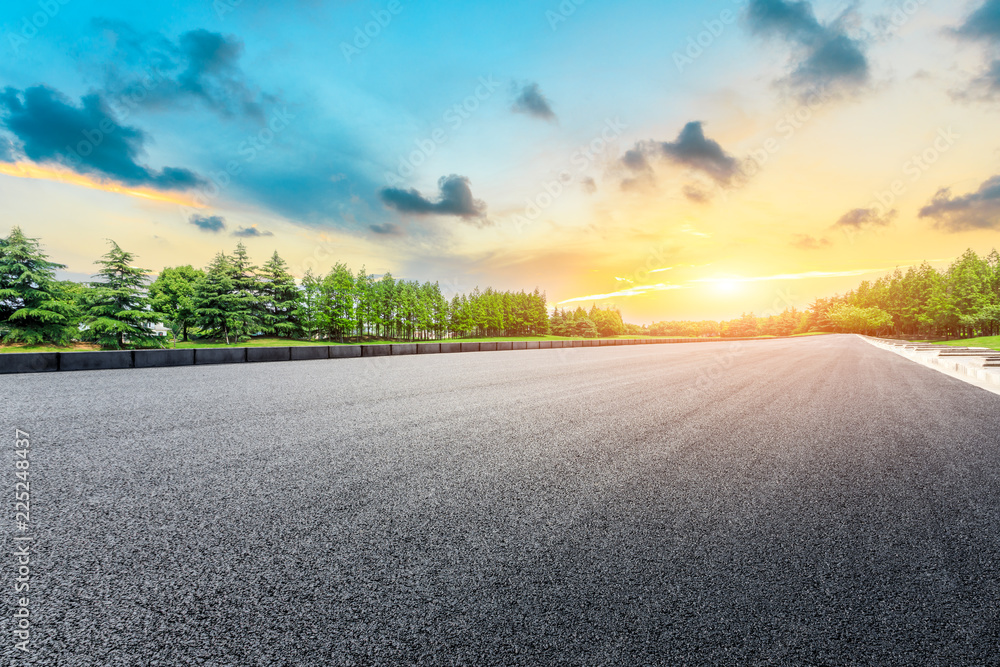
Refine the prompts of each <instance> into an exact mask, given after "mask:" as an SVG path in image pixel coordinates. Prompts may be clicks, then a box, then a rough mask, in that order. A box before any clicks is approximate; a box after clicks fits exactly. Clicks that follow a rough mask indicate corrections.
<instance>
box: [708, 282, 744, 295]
mask: <svg viewBox="0 0 1000 667" xmlns="http://www.w3.org/2000/svg"><path fill="white" fill-rule="evenodd" d="M712 282H713V285H714V286H715V291H716V292H718V293H719V294H735V293H736V292H738V291H740V287H741V286H742V283H740V281H739V280H736V279H734V278H720V279H718V280H715V281H712Z"/></svg>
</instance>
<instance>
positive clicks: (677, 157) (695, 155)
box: [659, 121, 739, 186]
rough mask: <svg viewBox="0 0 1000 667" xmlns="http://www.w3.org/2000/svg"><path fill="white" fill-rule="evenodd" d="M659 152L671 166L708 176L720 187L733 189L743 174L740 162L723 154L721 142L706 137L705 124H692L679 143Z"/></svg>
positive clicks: (674, 143)
mask: <svg viewBox="0 0 1000 667" xmlns="http://www.w3.org/2000/svg"><path fill="white" fill-rule="evenodd" d="M659 149H660V151H661V152H662V153H663V155H664V156H665V157H666V158H667V159H668V160H670V161H671V162H673V163H675V164H678V165H681V166H685V167H689V168H691V169H695V170H697V171H701V172H704V173H705V174H707V175H708V176H710V177H711V178H712V180H714V181H715V182H716V183H718V184H719V185H723V186H728V185H730V184H731V182H732V179H733V177H734V176H736V175H737V173H739V167H738V165H737V162H736V158H734V157H733V156H731V155H729V154H728V153H726V152H725V151H724V150H722V146H720V145H719V144H718V142H716V141H713V140H712V139H708V138H706V137H705V131H704V130H703V129H702V126H701V121H692V122H690V123H688V124H687V125H685V126H684V129H683V130H681V133H680V134H679V135H677V140H676V141H670V142H664V143H661V144H659Z"/></svg>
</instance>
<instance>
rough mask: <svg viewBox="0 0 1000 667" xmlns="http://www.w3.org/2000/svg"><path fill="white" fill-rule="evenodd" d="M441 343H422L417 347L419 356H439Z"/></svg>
mask: <svg viewBox="0 0 1000 667" xmlns="http://www.w3.org/2000/svg"><path fill="white" fill-rule="evenodd" d="M440 352H441V343H420V344H419V345H417V354H439V353H440Z"/></svg>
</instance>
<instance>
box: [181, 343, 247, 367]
mask: <svg viewBox="0 0 1000 667" xmlns="http://www.w3.org/2000/svg"><path fill="white" fill-rule="evenodd" d="M246 360H247V348H245V347H205V348H196V349H195V351H194V363H195V364H198V365H201V364H241V363H243V362H244V361H246Z"/></svg>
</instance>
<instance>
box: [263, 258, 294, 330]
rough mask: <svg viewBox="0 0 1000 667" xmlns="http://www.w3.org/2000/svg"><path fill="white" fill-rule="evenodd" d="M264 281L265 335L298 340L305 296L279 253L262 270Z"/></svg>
mask: <svg viewBox="0 0 1000 667" xmlns="http://www.w3.org/2000/svg"><path fill="white" fill-rule="evenodd" d="M260 278H261V283H260V299H261V303H262V306H263V322H262V329H263V331H264V332H265V333H268V334H271V335H275V336H278V337H279V338H294V337H295V336H297V335H299V333H300V331H301V327H300V326H299V322H298V319H297V317H296V311H298V309H299V301H300V300H301V298H302V293H301V292H300V291H299V289H298V287H296V285H295V278H294V277H292V274H290V273H289V272H288V265H287V264H286V263H285V260H283V259H281V257H280V256H279V255H278V251H277V250H275V251H274V254H273V255H271V259H269V260H268V261H267V263H266V264H264V266H263V267H262V268H261V270H260Z"/></svg>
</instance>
